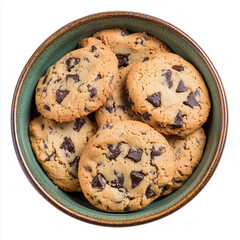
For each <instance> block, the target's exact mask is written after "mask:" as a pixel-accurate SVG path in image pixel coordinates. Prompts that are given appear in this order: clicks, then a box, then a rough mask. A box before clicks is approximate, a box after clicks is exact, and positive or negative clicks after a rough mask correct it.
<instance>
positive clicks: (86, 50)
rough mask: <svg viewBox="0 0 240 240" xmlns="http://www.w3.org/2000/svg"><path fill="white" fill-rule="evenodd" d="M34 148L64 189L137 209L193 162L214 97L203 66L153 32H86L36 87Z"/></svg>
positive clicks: (169, 187)
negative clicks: (175, 51)
mask: <svg viewBox="0 0 240 240" xmlns="http://www.w3.org/2000/svg"><path fill="white" fill-rule="evenodd" d="M35 101H36V107H37V110H38V112H39V113H40V114H41V115H40V116H39V117H37V118H35V119H33V120H32V121H31V122H30V125H29V135H30V141H31V144H32V148H33V151H34V153H35V155H36V158H37V160H38V162H39V163H40V164H41V166H42V167H43V169H44V170H45V172H46V174H47V175H48V177H49V178H50V179H51V180H52V181H53V182H54V183H55V184H56V185H57V186H58V187H59V188H61V189H62V190H64V191H68V192H71V191H82V192H83V194H84V196H85V197H86V199H87V200H88V201H89V202H90V203H91V204H93V205H94V206H96V207H97V208H99V209H101V210H104V211H108V212H129V211H137V210H139V209H141V208H143V207H145V206H147V205H149V204H150V203H151V202H152V201H154V200H155V199H156V198H158V197H161V196H164V195H167V194H170V193H171V192H172V191H174V190H176V189H177V188H179V187H180V186H181V185H182V184H183V183H184V182H185V181H186V180H187V179H188V177H189V176H190V175H191V174H192V172H193V170H194V169H195V167H196V166H197V165H198V163H199V161H200V159H201V157H202V153H203V149H204V146H205V142H206V136H205V133H204V130H203V128H202V127H201V126H202V125H203V124H204V123H205V122H206V120H207V118H208V115H209V111H210V107H211V103H210V98H209V94H208V89H207V87H206V85H205V83H204V80H203V78H202V76H201V74H200V73H199V72H198V71H197V69H196V68H195V67H194V66H193V65H192V64H190V63H189V62H187V61H185V60H184V59H182V58H181V57H180V56H178V55H176V54H173V53H171V52H170V50H169V48H168V47H167V46H166V45H165V44H164V43H163V42H162V41H160V40H159V39H157V38H154V37H152V36H149V35H148V34H146V33H132V32H131V31H129V30H127V29H108V30H103V31H101V32H97V33H95V34H94V35H93V37H91V38H86V39H83V40H82V41H81V42H80V43H79V46H78V49H76V50H74V51H72V52H70V53H68V54H66V55H65V56H64V57H62V58H61V59H60V60H59V61H58V62H56V63H55V64H54V65H53V66H51V67H50V68H49V69H48V70H47V72H46V74H45V75H44V76H43V77H42V78H40V80H39V82H38V84H37V87H36V96H35Z"/></svg>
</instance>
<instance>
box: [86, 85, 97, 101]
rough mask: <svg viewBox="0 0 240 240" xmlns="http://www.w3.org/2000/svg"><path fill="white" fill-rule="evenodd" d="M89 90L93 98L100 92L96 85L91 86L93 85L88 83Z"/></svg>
mask: <svg viewBox="0 0 240 240" xmlns="http://www.w3.org/2000/svg"><path fill="white" fill-rule="evenodd" d="M88 92H90V98H93V97H94V96H96V95H97V93H98V91H97V89H96V88H95V87H91V85H88Z"/></svg>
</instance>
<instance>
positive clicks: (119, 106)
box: [117, 105, 126, 112]
mask: <svg viewBox="0 0 240 240" xmlns="http://www.w3.org/2000/svg"><path fill="white" fill-rule="evenodd" d="M117 108H118V109H121V110H122V111H123V112H124V111H125V110H126V107H125V106H123V105H117Z"/></svg>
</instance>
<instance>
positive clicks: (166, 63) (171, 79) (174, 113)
mask: <svg viewBox="0 0 240 240" xmlns="http://www.w3.org/2000/svg"><path fill="white" fill-rule="evenodd" d="M126 88H127V90H128V91H129V97H130V99H131V102H132V109H133V110H134V111H135V112H136V113H137V114H138V116H139V117H140V118H141V119H142V120H143V121H144V122H146V123H148V124H149V125H151V126H152V127H153V128H155V129H156V130H158V131H159V132H161V133H164V134H166V135H171V134H174V135H179V136H185V135H187V134H189V133H191V132H192V131H194V130H195V129H197V128H199V127H200V126H201V125H202V124H203V123H204V122H205V121H206V120H207V118H208V115H209V111H210V107H211V102H210V98H209V94H208V89H207V87H206V85H205V83H204V80H203V78H202V76H201V75H200V73H199V72H198V71H197V69H196V68H195V67H194V66H193V65H192V64H190V63H188V62H187V61H185V60H184V59H183V58H181V57H180V56H178V55H176V54H173V53H157V54H154V55H152V56H149V58H147V59H144V60H143V61H140V62H139V63H137V64H136V65H134V66H133V67H132V69H131V71H130V73H129V75H128V78H127V81H126Z"/></svg>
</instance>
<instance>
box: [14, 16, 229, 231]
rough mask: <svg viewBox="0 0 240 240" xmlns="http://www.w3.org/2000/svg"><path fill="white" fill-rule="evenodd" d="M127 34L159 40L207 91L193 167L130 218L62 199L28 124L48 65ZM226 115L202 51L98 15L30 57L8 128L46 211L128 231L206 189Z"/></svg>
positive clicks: (145, 21)
mask: <svg viewBox="0 0 240 240" xmlns="http://www.w3.org/2000/svg"><path fill="white" fill-rule="evenodd" d="M116 27H120V28H128V29H130V30H131V31H133V32H143V31H144V32H146V33H148V34H151V35H153V36H155V37H158V38H160V39H161V40H163V41H164V42H165V43H166V44H167V45H168V46H169V48H170V49H171V50H172V51H173V52H175V53H177V54H179V55H181V56H182V57H183V58H185V59H186V60H187V61H189V62H191V63H192V64H194V65H195V66H196V67H197V68H198V70H199V71H200V72H201V73H202V75H203V77H204V79H205V81H206V84H207V86H208V89H209V92H210V97H211V101H212V109H211V113H210V116H209V119H208V121H207V123H206V124H205V125H204V127H205V130H206V134H207V137H208V139H207V143H206V147H205V150H204V154H203V157H202V160H201V162H200V164H199V166H198V167H197V168H196V170H195V171H194V173H193V174H192V175H191V177H190V178H189V179H188V180H187V181H186V182H185V183H184V184H183V186H182V187H181V188H179V189H178V190H177V191H175V192H173V193H172V194H170V195H168V196H166V197H164V198H160V199H158V200H156V201H154V202H153V203H151V204H150V205H149V206H147V207H146V208H144V209H142V210H140V211H138V212H133V213H121V214H116V213H107V212H102V211H100V210H98V209H96V208H94V207H93V206H91V205H90V204H89V203H88V202H87V200H86V199H85V198H84V197H83V195H82V194H81V193H78V194H76V193H66V192H64V191H61V190H60V189H59V188H57V187H56V186H55V185H54V184H53V182H52V181H51V180H50V179H49V178H48V177H47V176H46V174H45V173H44V171H43V170H42V168H41V167H40V165H39V164H38V162H37V161H36V158H35V156H34V154H33V151H32V149H31V145H30V141H29V137H28V124H29V121H30V120H31V118H32V115H33V112H34V111H35V110H34V109H35V106H34V92H35V87H36V84H37V82H38V79H39V78H40V77H41V76H43V75H44V74H45V72H46V70H47V69H48V67H50V66H51V65H52V64H54V63H55V62H56V61H57V60H58V59H60V58H61V57H62V56H63V55H65V54H66V53H68V52H69V51H71V50H73V49H75V48H76V47H77V44H78V42H79V41H80V40H81V39H83V38H86V37H89V36H92V34H93V33H95V32H96V31H100V30H102V29H108V28H116ZM227 124H228V110H227V102H226V96H225V92H224V89H223V85H222V83H221V80H220V77H219V75H218V73H217V71H216V69H215V68H214V66H213V64H212V62H211V61H210V60H209V58H208V57H207V55H206V54H205V53H204V51H203V50H202V49H201V48H200V47H199V46H198V45H197V44H196V43H195V42H194V41H193V40H192V39H191V38H190V37H189V36H188V35H186V34H185V33H184V32H182V31H181V30H180V29H178V28H177V27H175V26H173V25H171V24H169V23H167V22H165V21H163V20H161V19H158V18H156V17H152V16H149V15H145V14H141V13H134V12H104V13H97V14H93V15H90V16H87V17H84V18H81V19H78V20H76V21H73V22H71V23H69V24H67V25H65V26H64V27H62V28H61V29H59V30H58V31H57V32H55V33H54V34H53V35H51V36H50V37H49V38H48V39H47V40H46V41H44V42H43V44H41V45H40V47H39V48H38V49H37V50H36V51H35V52H34V53H33V55H32V57H31V58H30V59H29V61H28V62H27V64H26V66H25V67H24V69H23V71H22V73H21V75H20V77H19V80H18V82H17V85H16V89H15V92H14V96H13V102H12V112H11V127H12V137H13V142H14V146H15V150H16V153H17V157H18V159H19V162H20V164H21V166H22V168H23V170H24V172H25V174H26V176H27V177H28V179H29V181H30V182H31V183H32V184H33V186H34V187H35V188H36V189H37V190H38V192H39V193H40V194H41V195H42V196H43V197H44V198H46V199H47V200H48V201H49V202H50V203H51V204H52V205H54V206H55V207H57V208H58V209H60V210H61V211H63V212H65V213H67V214H69V215H71V216H72V217H75V218H77V219H80V220H83V221H86V222H91V223H95V224H100V225H108V226H128V225H136V224H141V223H146V222H150V221H153V220H156V219H159V218H162V217H164V216H166V215H168V214H170V213H173V212H174V211H176V210H177V209H179V208H181V207H182V206H184V205H185V204H186V203H188V202H189V201H190V200H191V199H193V197H195V196H196V195H197V194H198V193H199V192H200V190H201V189H202V188H203V187H204V186H205V185H206V183H207V182H208V181H209V179H210V178H211V176H212V174H213V172H214V171H215V169H216V167H217V165H218V162H219V160H220V157H221V154H222V151H223V148H224V145H225V141H226V134H227Z"/></svg>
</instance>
